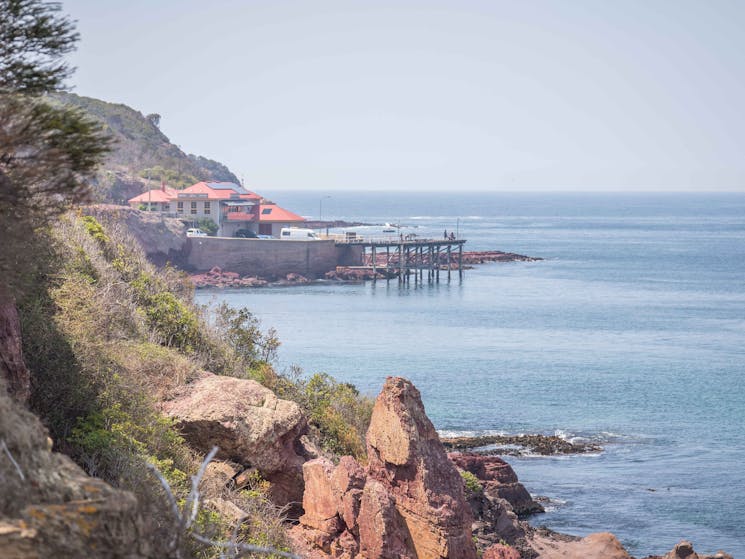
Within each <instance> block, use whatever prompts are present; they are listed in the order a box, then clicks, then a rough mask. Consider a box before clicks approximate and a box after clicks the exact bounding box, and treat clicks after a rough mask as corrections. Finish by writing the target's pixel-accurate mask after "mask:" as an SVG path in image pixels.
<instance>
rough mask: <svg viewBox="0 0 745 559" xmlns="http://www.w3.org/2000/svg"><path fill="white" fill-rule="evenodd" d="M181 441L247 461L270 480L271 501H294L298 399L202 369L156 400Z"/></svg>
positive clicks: (297, 491)
mask: <svg viewBox="0 0 745 559" xmlns="http://www.w3.org/2000/svg"><path fill="white" fill-rule="evenodd" d="M162 407H163V410H164V411H165V412H166V414H168V415H170V416H171V417H173V418H175V419H176V421H177V425H178V427H179V428H180V429H181V431H182V433H183V435H184V437H185V438H186V440H187V442H188V443H189V444H190V445H191V446H192V447H194V448H196V449H197V450H199V451H200V452H202V453H205V454H206V453H207V452H209V451H210V449H211V448H212V447H213V446H215V445H216V446H218V447H219V448H220V451H219V453H218V454H217V458H218V459H222V460H231V461H233V462H236V463H238V464H241V465H243V466H245V467H250V466H253V467H255V468H256V469H257V470H259V472H260V473H261V475H262V476H264V478H265V479H267V480H268V481H270V482H271V484H272V485H271V489H270V492H271V495H272V497H273V499H274V501H275V502H277V503H280V504H286V503H289V502H293V501H295V502H299V501H300V500H301V499H302V495H303V473H302V464H303V462H304V461H305V458H304V457H303V456H300V455H298V454H297V453H296V448H298V447H300V446H301V445H300V437H301V436H302V435H304V434H305V433H306V431H307V428H308V425H307V422H306V420H305V417H304V416H303V414H302V412H301V411H300V408H299V407H298V405H297V404H296V403H294V402H290V401H288V400H281V399H279V398H277V396H275V395H274V393H273V392H272V391H271V390H269V389H267V388H264V387H263V386H261V385H260V384H259V383H257V382H255V381H253V380H245V379H237V378H232V377H224V376H218V375H213V374H211V373H203V374H202V375H201V377H200V378H199V379H197V380H196V381H194V382H192V383H191V384H188V385H186V386H185V387H183V389H182V391H181V393H179V394H178V395H176V397H175V398H174V399H173V400H171V401H168V402H164V403H163V404H162Z"/></svg>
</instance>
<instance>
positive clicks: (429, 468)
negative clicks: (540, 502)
mask: <svg viewBox="0 0 745 559" xmlns="http://www.w3.org/2000/svg"><path fill="white" fill-rule="evenodd" d="M367 456H368V482H367V485H370V484H371V482H372V481H373V480H374V481H376V482H377V483H376V484H374V485H373V488H372V489H371V490H368V486H367V485H366V487H365V491H364V493H363V498H362V508H361V511H360V516H359V525H360V543H361V548H362V550H363V553H364V551H365V549H368V550H373V549H375V550H378V549H380V546H379V545H378V544H381V543H382V544H383V547H386V548H390V547H391V546H393V547H396V546H397V545H399V543H403V544H404V545H405V549H406V554H404V555H406V556H412V557H428V558H430V557H431V558H436V557H443V558H444V557H448V558H450V559H456V558H464V559H470V558H475V557H476V548H475V546H474V544H473V541H472V539H471V522H472V520H473V519H472V516H471V511H470V508H469V506H468V504H467V503H466V500H465V495H464V493H463V481H462V479H461V477H460V474H459V473H458V471H457V470H456V468H455V466H454V465H453V463H452V462H451V461H450V460H449V459H448V457H447V454H446V453H445V450H444V448H443V446H442V443H440V439H439V437H438V435H437V432H436V431H435V429H434V426H433V425H432V422H431V421H430V420H429V418H428V417H427V415H426V414H425V411H424V406H423V404H422V400H421V396H420V394H419V391H418V390H417V389H416V388H415V387H414V385H413V384H412V383H411V382H409V381H408V380H406V379H403V378H400V377H388V379H386V382H385V385H384V387H383V391H382V392H381V393H380V395H379V396H378V398H377V400H376V401H375V406H374V408H373V413H372V418H371V420H370V427H369V429H368V432H367ZM381 488H382V489H381ZM381 491H385V493H387V494H388V496H389V497H390V498H391V499H392V500H393V503H394V506H395V511H396V513H397V514H392V512H391V511H390V508H389V507H388V505H387V503H386V501H385V500H384V499H383V498H382V497H381V496H380V492H381ZM376 506H377V507H378V508H377V510H376V508H375V507H376ZM387 507H388V508H387ZM371 515H372V516H371ZM381 519H382V520H385V522H382V520H381ZM381 522H382V524H383V525H384V526H383V527H384V528H386V529H385V530H383V533H384V534H386V537H384V538H382V539H381V537H380V533H379V532H378V531H377V530H370V529H369V527H368V526H367V524H369V523H372V524H381ZM373 531H374V532H375V533H376V534H371V532H373ZM365 535H369V536H371V537H374V538H375V540H374V545H371V542H366V539H365ZM386 553H387V551H386ZM370 556H371V557H376V555H372V554H371V555H370ZM386 556H387V555H386Z"/></svg>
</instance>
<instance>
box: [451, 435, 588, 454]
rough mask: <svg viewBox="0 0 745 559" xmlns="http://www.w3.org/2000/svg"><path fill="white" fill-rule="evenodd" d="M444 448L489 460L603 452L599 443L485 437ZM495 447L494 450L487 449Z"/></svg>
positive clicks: (454, 439)
mask: <svg viewBox="0 0 745 559" xmlns="http://www.w3.org/2000/svg"><path fill="white" fill-rule="evenodd" d="M442 444H443V446H444V447H445V448H447V449H449V450H460V451H465V450H468V451H470V452H472V453H475V454H483V455H486V456H495V455H501V456H505V455H506V456H524V455H525V454H540V455H542V456H551V455H561V454H586V453H593V452H602V450H603V447H602V446H600V445H598V444H595V443H573V442H570V441H567V440H565V439H562V438H561V437H557V436H556V435H482V436H478V437H450V438H443V439H442ZM484 447H494V448H484Z"/></svg>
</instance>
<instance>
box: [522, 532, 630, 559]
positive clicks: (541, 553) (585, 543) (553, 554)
mask: <svg viewBox="0 0 745 559" xmlns="http://www.w3.org/2000/svg"><path fill="white" fill-rule="evenodd" d="M529 539H530V543H531V545H532V547H533V549H534V550H535V551H537V552H538V557H540V559H632V558H631V556H630V555H629V554H628V552H627V551H626V550H625V549H624V547H623V546H622V545H621V542H619V541H618V538H616V536H614V535H613V534H611V533H609V532H598V533H595V534H590V535H589V536H587V537H584V538H581V539H580V538H573V537H571V536H564V535H562V534H556V533H553V532H552V533H549V532H547V531H542V530H536V531H535V532H534V533H533V534H531V536H530V538H529Z"/></svg>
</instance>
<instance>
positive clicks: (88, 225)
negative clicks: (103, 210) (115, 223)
mask: <svg viewBox="0 0 745 559" xmlns="http://www.w3.org/2000/svg"><path fill="white" fill-rule="evenodd" d="M81 221H82V222H83V226H84V227H85V230H86V231H88V234H89V235H90V236H91V237H93V238H94V239H96V241H98V243H99V244H100V245H101V246H102V247H103V246H105V245H107V244H108V243H109V237H108V236H107V235H106V231H104V228H103V226H102V225H101V224H100V223H99V222H98V220H97V219H96V218H95V217H93V216H90V215H86V216H83V217H82V218H81Z"/></svg>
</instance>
